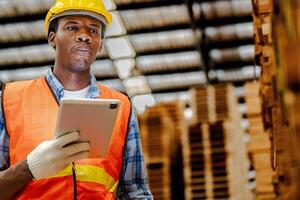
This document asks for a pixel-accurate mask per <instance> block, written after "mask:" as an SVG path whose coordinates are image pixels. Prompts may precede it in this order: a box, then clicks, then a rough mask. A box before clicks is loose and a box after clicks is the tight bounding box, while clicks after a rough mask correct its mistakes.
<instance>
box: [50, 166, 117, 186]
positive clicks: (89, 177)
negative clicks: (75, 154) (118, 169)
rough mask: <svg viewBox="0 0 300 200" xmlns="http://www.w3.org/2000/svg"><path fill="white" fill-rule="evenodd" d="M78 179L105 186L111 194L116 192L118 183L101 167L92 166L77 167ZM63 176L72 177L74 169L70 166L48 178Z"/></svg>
mask: <svg viewBox="0 0 300 200" xmlns="http://www.w3.org/2000/svg"><path fill="white" fill-rule="evenodd" d="M75 171H76V178H77V180H78V181H86V182H94V183H99V184H101V185H103V186H104V187H105V188H106V190H108V191H109V192H114V191H115V189H116V187H117V185H118V181H115V180H114V178H113V177H111V176H110V175H109V174H107V173H106V172H105V170H103V169H102V168H100V167H95V166H92V165H75ZM62 176H72V167H71V165H69V166H68V167H66V168H65V169H64V170H62V171H60V172H59V173H57V174H56V175H54V176H50V177H48V178H54V177H62Z"/></svg>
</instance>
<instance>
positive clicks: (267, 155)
mask: <svg viewBox="0 0 300 200" xmlns="http://www.w3.org/2000/svg"><path fill="white" fill-rule="evenodd" d="M104 2H105V5H106V8H107V9H109V10H110V11H111V12H112V14H113V21H112V24H111V26H110V27H109V29H108V30H107V32H106V35H105V40H104V46H103V47H104V48H103V50H102V52H101V53H100V54H99V55H98V56H97V59H96V61H95V63H94V64H93V66H92V68H91V69H92V72H93V73H94V75H95V76H96V78H97V80H98V81H99V82H100V83H103V84H104V85H107V86H108V87H110V88H113V89H115V90H118V91H120V92H122V93H125V94H127V95H128V96H130V97H131V99H132V103H133V105H134V107H135V110H136V112H137V113H138V121H139V128H140V134H141V138H142V146H143V150H144V155H145V162H146V165H147V171H148V176H149V184H150V188H151V191H152V193H153V195H154V199H164V200H165V199H166V200H167V199H186V200H189V199H209V200H212V199H235V200H250V199H251V200H252V199H257V200H273V199H274V200H275V199H280V200H281V199H284V200H287V199H289V200H290V199H292V200H297V199H300V194H299V188H300V182H299V178H298V177H299V176H300V157H299V156H298V153H296V152H298V150H299V146H300V145H299V143H300V140H299V137H298V134H299V133H298V131H300V121H298V120H299V117H300V116H299V114H298V113H299V102H300V101H299V100H300V95H299V88H300V87H299V86H300V78H299V72H300V60H299V56H298V55H297V54H298V50H299V48H300V21H299V20H300V2H298V1H297V0H285V1H280V0H214V1H210V0H105V1H104ZM53 3H54V0H26V1H19V0H0V85H3V84H5V83H8V82H12V81H20V80H29V79H33V78H37V77H40V76H43V75H44V74H45V73H46V72H47V70H48V69H49V67H51V66H53V64H54V58H55V51H54V49H53V48H52V47H51V46H50V45H49V44H48V43H47V40H46V36H45V35H46V34H45V31H44V18H45V15H46V13H47V11H48V10H49V8H50V7H51V5H53ZM298 43H299V44H298ZM298 142H299V143H298Z"/></svg>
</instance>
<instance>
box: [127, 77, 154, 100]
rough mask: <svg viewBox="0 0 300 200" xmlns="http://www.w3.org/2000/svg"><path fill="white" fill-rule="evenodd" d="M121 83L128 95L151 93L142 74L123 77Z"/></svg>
mask: <svg viewBox="0 0 300 200" xmlns="http://www.w3.org/2000/svg"><path fill="white" fill-rule="evenodd" d="M123 84H124V87H125V89H126V91H127V93H128V95H129V96H133V95H139V94H147V93H151V89H150V87H149V86H148V82H147V79H146V78H145V77H144V76H135V77H131V78H129V79H125V80H123Z"/></svg>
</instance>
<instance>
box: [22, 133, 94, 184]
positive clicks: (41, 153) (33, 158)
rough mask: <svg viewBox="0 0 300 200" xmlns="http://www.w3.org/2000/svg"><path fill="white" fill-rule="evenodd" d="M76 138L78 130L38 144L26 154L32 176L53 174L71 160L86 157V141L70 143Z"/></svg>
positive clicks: (42, 176) (43, 176) (87, 145)
mask: <svg viewBox="0 0 300 200" xmlns="http://www.w3.org/2000/svg"><path fill="white" fill-rule="evenodd" d="M78 139H79V132H77V131H76V132H70V133H68V134H66V135H63V136H61V137H59V138H57V139H55V140H50V141H44V142H42V143H41V144H39V145H38V146H37V147H36V148H35V149H34V150H33V151H32V152H31V153H30V154H29V155H28V156H27V165H28V167H29V169H30V171H31V173H32V175H33V176H34V178H35V179H42V178H45V177H48V176H53V175H55V174H57V173H58V172H60V171H61V170H63V169H64V168H66V167H67V166H68V164H70V163H71V162H73V161H75V160H80V159H83V158H87V157H88V155H89V149H90V145H89V143H88V142H80V143H73V144H70V143H72V142H74V141H76V140H78ZM68 144H69V145H68Z"/></svg>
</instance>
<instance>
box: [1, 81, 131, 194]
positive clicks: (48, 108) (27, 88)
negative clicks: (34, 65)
mask: <svg viewBox="0 0 300 200" xmlns="http://www.w3.org/2000/svg"><path fill="white" fill-rule="evenodd" d="M99 89H100V95H101V96H100V97H99V98H112V99H120V102H121V103H120V108H119V112H120V114H119V115H118V117H117V119H116V122H117V123H116V127H115V129H114V132H113V134H112V137H111V141H110V143H109V146H108V153H107V155H106V157H105V158H102V159H83V160H80V161H76V162H75V166H76V175H77V180H78V191H77V194H78V199H107V198H109V199H113V193H112V192H113V191H115V190H116V188H117V185H118V180H119V175H120V172H121V169H122V156H123V149H124V145H125V141H126V132H127V126H128V119H129V115H130V107H131V106H130V102H129V100H128V98H127V97H126V96H124V95H123V94H121V93H118V92H115V91H113V90H110V89H108V88H106V87H105V86H103V85H100V86H99ZM2 95H3V102H2V103H3V108H4V109H3V114H4V116H5V120H6V128H7V132H8V134H9V136H10V144H9V148H10V151H9V152H10V164H11V165H13V164H15V163H17V162H19V161H21V160H24V159H25V158H26V156H27V155H28V154H29V153H30V152H31V151H32V150H33V149H34V148H35V147H36V146H38V145H39V144H40V143H41V142H43V141H45V140H51V139H53V138H54V130H55V124H56V118H57V112H58V104H57V102H56V100H55V97H54V96H53V94H52V90H51V89H50V86H49V85H48V83H47V81H46V79H45V77H42V78H39V79H36V80H31V81H22V82H15V83H9V84H7V85H6V87H5V88H4V90H3V91H2ZM71 175H72V173H71V170H70V167H67V168H66V169H64V170H63V171H61V172H59V173H58V174H56V175H55V176H52V177H49V178H46V179H42V180H36V181H32V182H31V183H29V184H28V185H27V187H26V188H25V189H24V190H23V191H22V192H21V193H20V195H19V196H18V197H17V199H18V200H23V199H24V200H25V199H43V200H48V199H49V200H50V199H56V198H57V195H58V194H59V195H60V197H59V199H61V200H64V199H66V200H67V199H70V198H72V197H70V196H72V195H73V184H72V182H73V177H72V176H71Z"/></svg>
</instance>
